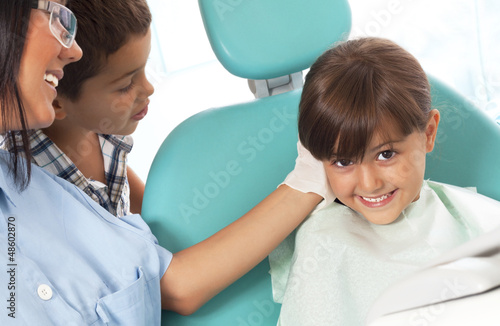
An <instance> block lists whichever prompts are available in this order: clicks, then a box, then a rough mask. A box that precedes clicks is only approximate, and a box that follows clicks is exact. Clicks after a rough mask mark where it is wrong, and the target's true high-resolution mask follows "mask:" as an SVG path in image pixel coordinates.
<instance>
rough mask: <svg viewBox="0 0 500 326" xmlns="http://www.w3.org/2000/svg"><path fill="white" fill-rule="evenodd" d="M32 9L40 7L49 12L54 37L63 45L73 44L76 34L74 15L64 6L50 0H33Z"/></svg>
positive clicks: (66, 46)
mask: <svg viewBox="0 0 500 326" xmlns="http://www.w3.org/2000/svg"><path fill="white" fill-rule="evenodd" d="M31 8H33V9H41V10H45V11H48V12H50V22H49V26H50V31H51V32H52V34H53V35H54V36H55V38H56V39H57V40H58V41H59V42H60V43H61V44H62V45H63V46H64V47H65V48H70V47H71V46H72V45H73V41H74V40H75V35H76V17H75V15H74V14H73V13H72V12H71V10H69V9H68V8H66V7H65V6H63V5H61V4H59V3H57V2H52V1H46V0H33V2H32V4H31Z"/></svg>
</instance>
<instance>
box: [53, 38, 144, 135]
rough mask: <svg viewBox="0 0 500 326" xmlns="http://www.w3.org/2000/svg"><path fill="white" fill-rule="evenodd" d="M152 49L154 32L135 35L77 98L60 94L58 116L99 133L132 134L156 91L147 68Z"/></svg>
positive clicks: (85, 86)
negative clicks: (148, 78)
mask: <svg viewBox="0 0 500 326" xmlns="http://www.w3.org/2000/svg"><path fill="white" fill-rule="evenodd" d="M150 50H151V31H148V33H147V34H146V35H139V36H134V37H132V38H131V39H130V40H129V41H128V42H127V43H126V44H125V45H124V46H122V47H121V48H120V49H119V50H118V51H117V52H116V53H114V54H112V55H110V56H109V57H108V60H107V64H106V66H105V67H104V68H103V69H102V70H101V71H100V72H99V74H97V75H96V76H94V77H92V78H89V79H88V80H86V81H85V82H84V83H83V85H82V89H81V93H80V97H79V98H78V99H77V100H76V101H71V100H69V99H67V98H64V97H58V101H57V103H58V104H59V106H60V107H59V108H56V119H59V120H61V123H64V121H66V123H68V124H70V125H71V126H73V127H80V128H83V129H85V130H88V131H93V132H97V133H103V134H116V135H129V134H131V133H133V132H134V131H135V129H136V128H137V125H138V124H139V121H140V120H142V119H143V118H144V117H145V116H146V114H147V112H148V104H149V96H151V95H152V94H153V92H154V88H153V86H152V85H151V84H150V83H149V81H148V80H147V78H146V71H145V68H146V62H147V59H148V57H149V52H150ZM84 55H85V54H84Z"/></svg>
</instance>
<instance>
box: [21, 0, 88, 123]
mask: <svg viewBox="0 0 500 326" xmlns="http://www.w3.org/2000/svg"><path fill="white" fill-rule="evenodd" d="M55 2H58V3H61V4H63V5H64V4H65V3H64V1H62V0H56V1H55ZM49 18H50V13H49V12H47V11H44V10H38V9H33V10H31V17H30V22H29V27H28V33H27V36H26V43H25V46H24V51H23V55H22V58H21V66H20V72H19V81H18V85H19V88H20V91H21V99H22V101H23V104H24V107H25V110H26V120H27V123H28V128H29V129H35V128H43V127H47V126H49V125H50V124H51V123H52V122H53V121H54V109H53V107H52V102H53V100H54V99H55V98H56V95H57V91H56V86H57V82H58V80H59V79H61V78H63V67H64V66H65V65H67V64H68V63H71V62H75V61H78V60H80V58H81V57H82V50H81V49H80V47H79V46H78V45H77V44H76V42H74V43H73V45H72V46H71V48H69V49H68V48H65V47H63V46H62V45H61V44H60V43H59V41H58V40H57V39H56V38H55V37H54V36H53V35H52V33H51V31H50V28H49ZM14 123H15V124H14V125H12V128H11V129H21V126H19V125H17V124H19V122H18V121H15V122H14Z"/></svg>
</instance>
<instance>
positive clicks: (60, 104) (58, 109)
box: [52, 97, 66, 120]
mask: <svg viewBox="0 0 500 326" xmlns="http://www.w3.org/2000/svg"><path fill="white" fill-rule="evenodd" d="M52 107H53V108H54V112H55V113H56V119H57V120H63V119H64V118H66V111H65V110H64V100H62V99H60V98H59V97H56V99H55V100H54V101H53V102H52Z"/></svg>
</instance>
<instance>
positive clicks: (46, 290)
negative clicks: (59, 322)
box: [37, 284, 52, 300]
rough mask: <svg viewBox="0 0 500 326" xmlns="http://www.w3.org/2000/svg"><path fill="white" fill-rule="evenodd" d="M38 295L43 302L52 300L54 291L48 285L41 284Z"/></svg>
mask: <svg viewBox="0 0 500 326" xmlns="http://www.w3.org/2000/svg"><path fill="white" fill-rule="evenodd" d="M37 293H38V296H39V297H40V299H42V300H50V299H51V298H52V289H51V288H50V286H48V285H47V284H40V286H38V290H37Z"/></svg>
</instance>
